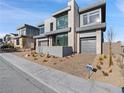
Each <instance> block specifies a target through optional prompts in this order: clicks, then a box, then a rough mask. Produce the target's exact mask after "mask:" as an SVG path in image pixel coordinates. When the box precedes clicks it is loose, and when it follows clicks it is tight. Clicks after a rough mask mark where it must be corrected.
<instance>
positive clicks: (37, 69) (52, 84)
mask: <svg viewBox="0 0 124 93" xmlns="http://www.w3.org/2000/svg"><path fill="white" fill-rule="evenodd" d="M0 56H1V57H2V58H3V59H5V60H6V61H7V62H8V63H7V64H9V65H10V66H12V67H13V68H14V69H16V70H17V71H18V72H20V73H22V74H23V75H24V76H25V77H27V78H28V79H29V80H30V81H32V82H33V83H34V84H35V85H37V86H38V87H41V85H45V86H47V87H49V88H51V89H52V90H54V91H56V92H57V93H122V90H121V88H117V87H114V86H112V85H110V84H106V83H101V82H97V81H94V80H85V79H83V78H79V77H76V76H72V75H69V74H67V73H64V72H61V71H58V70H55V69H52V68H49V67H45V66H42V65H39V64H35V63H33V62H30V61H29V60H26V59H23V58H20V57H18V56H16V55H13V54H11V53H1V54H0Z"/></svg>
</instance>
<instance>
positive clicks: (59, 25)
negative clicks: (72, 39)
mask: <svg viewBox="0 0 124 93" xmlns="http://www.w3.org/2000/svg"><path fill="white" fill-rule="evenodd" d="M66 27H68V15H64V16H60V17H58V18H56V29H63V28H66Z"/></svg>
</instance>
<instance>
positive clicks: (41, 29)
mask: <svg viewBox="0 0 124 93" xmlns="http://www.w3.org/2000/svg"><path fill="white" fill-rule="evenodd" d="M39 28H40V34H43V33H44V26H41V27H39Z"/></svg>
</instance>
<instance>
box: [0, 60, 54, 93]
mask: <svg viewBox="0 0 124 93" xmlns="http://www.w3.org/2000/svg"><path fill="white" fill-rule="evenodd" d="M47 91H49V88H48V89H47V88H45V89H43V90H41V89H39V88H38V87H37V86H36V85H34V84H33V83H31V82H30V81H29V80H28V79H26V78H24V77H23V76H22V75H21V74H20V73H18V72H16V71H15V70H14V69H13V68H11V67H10V66H9V65H7V64H5V63H4V60H2V59H1V58H0V93H49V92H47ZM51 93H53V92H51Z"/></svg>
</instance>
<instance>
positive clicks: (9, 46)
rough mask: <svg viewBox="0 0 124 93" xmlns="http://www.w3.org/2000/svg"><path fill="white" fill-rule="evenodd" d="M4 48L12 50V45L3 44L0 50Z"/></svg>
mask: <svg viewBox="0 0 124 93" xmlns="http://www.w3.org/2000/svg"><path fill="white" fill-rule="evenodd" d="M6 48H12V49H13V48H14V46H13V45H12V44H3V45H2V46H1V49H6Z"/></svg>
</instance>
